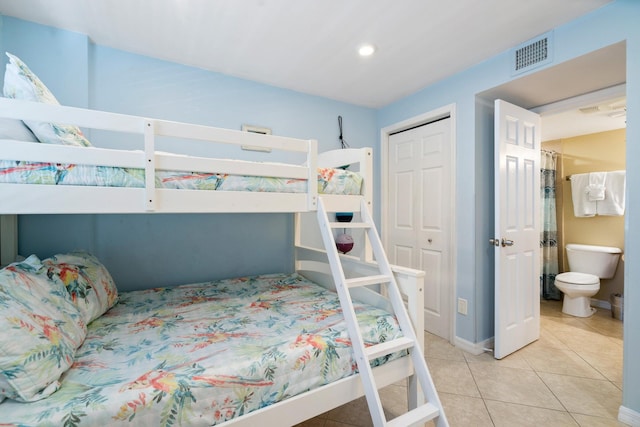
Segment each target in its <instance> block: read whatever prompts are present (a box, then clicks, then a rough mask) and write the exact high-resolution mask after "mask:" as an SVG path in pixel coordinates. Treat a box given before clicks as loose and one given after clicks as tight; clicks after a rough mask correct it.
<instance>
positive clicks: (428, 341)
mask: <svg viewBox="0 0 640 427" xmlns="http://www.w3.org/2000/svg"><path fill="white" fill-rule="evenodd" d="M424 355H425V357H427V358H437V359H447V360H459V361H461V362H464V351H462V350H460V349H459V348H456V347H455V346H453V345H451V344H450V343H449V341H447V340H445V339H443V338H440V337H439V336H436V335H433V334H430V333H428V332H425V333H424Z"/></svg>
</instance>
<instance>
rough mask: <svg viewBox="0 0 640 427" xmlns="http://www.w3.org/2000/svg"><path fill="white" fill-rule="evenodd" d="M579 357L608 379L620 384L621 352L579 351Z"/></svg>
mask: <svg viewBox="0 0 640 427" xmlns="http://www.w3.org/2000/svg"><path fill="white" fill-rule="evenodd" d="M580 357H581V358H582V359H584V360H585V361H586V362H587V363H589V364H590V365H591V366H593V367H594V368H595V369H597V370H598V372H600V373H601V374H602V375H604V376H605V378H607V379H608V380H609V381H613V382H614V383H618V384H622V366H623V362H622V353H619V354H606V353H592V352H588V351H583V352H580Z"/></svg>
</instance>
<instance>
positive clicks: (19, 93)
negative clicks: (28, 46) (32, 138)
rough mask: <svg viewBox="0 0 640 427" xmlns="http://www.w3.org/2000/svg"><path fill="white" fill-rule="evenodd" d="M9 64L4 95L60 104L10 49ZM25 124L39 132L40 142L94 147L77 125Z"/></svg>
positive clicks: (29, 122)
mask: <svg viewBox="0 0 640 427" xmlns="http://www.w3.org/2000/svg"><path fill="white" fill-rule="evenodd" d="M7 56H8V57H9V63H8V64H7V69H6V71H5V73H4V96H6V97H7V98H15V99H23V100H25V101H36V102H43V103H45V104H53V105H60V103H59V102H58V100H57V99H56V97H55V96H53V94H52V93H51V91H49V89H48V88H47V87H46V86H45V85H44V83H42V81H40V79H39V78H38V76H36V75H35V74H34V73H33V72H32V71H31V70H30V69H29V67H27V65H26V64H25V63H24V62H22V61H21V60H20V58H18V57H17V56H14V55H12V54H10V53H8V52H7ZM25 124H26V125H27V126H29V129H31V131H32V132H33V133H34V134H35V135H36V137H37V138H38V140H39V141H40V142H44V143H47V144H63V145H75V146H77V147H90V146H91V143H90V142H89V140H87V138H85V137H84V135H83V134H82V131H81V130H80V129H79V128H78V127H77V126H72V125H65V124H60V123H46V122H37V121H32V120H28V121H25Z"/></svg>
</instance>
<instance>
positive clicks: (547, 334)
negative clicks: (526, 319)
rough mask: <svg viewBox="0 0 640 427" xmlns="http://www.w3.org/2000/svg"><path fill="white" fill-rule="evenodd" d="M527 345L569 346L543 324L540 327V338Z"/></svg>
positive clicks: (565, 347)
mask: <svg viewBox="0 0 640 427" xmlns="http://www.w3.org/2000/svg"><path fill="white" fill-rule="evenodd" d="M529 347H551V348H564V349H567V348H569V347H567V345H566V344H565V343H563V342H562V341H560V340H559V339H558V337H557V336H555V334H554V333H553V330H552V329H549V328H547V327H543V326H541V327H540V338H538V340H537V341H534V342H532V343H531V344H529Z"/></svg>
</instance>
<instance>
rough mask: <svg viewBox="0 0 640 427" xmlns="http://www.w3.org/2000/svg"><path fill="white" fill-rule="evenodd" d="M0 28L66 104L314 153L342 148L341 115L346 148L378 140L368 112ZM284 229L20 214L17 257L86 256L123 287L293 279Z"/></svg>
mask: <svg viewBox="0 0 640 427" xmlns="http://www.w3.org/2000/svg"><path fill="white" fill-rule="evenodd" d="M1 19H2V38H1V39H0V47H1V48H2V51H9V52H11V53H13V54H15V55H17V56H18V57H20V58H21V59H23V60H24V61H25V62H26V63H27V64H28V65H29V67H30V68H31V69H32V70H33V71H34V72H35V73H36V74H37V75H38V76H39V77H40V79H41V80H43V82H44V83H45V84H46V85H47V86H48V87H49V88H50V90H51V91H52V92H53V93H54V94H55V95H56V96H57V98H58V100H59V101H60V102H61V103H62V104H66V105H72V106H80V107H90V108H93V109H98V110H105V111H114V112H120V113H127V114H136V115H141V116H147V117H154V118H161V119H168V120H176V121H187V122H191V123H199V124H206V125H213V126H218V127H224V128H231V129H240V128H241V126H242V124H251V125H257V126H264V127H269V128H271V129H272V131H273V133H274V134H276V135H284V136H290V137H298V138H315V139H317V140H318V145H319V148H320V150H321V151H326V150H329V149H337V148H339V142H338V122H337V117H338V115H341V116H342V117H343V121H344V133H345V135H344V136H345V139H346V140H347V141H348V142H349V144H350V145H351V147H354V148H356V147H366V146H371V145H373V144H375V140H376V138H377V136H376V135H377V134H376V122H375V119H376V117H375V111H374V110H372V109H368V108H362V107H357V106H353V105H349V104H345V103H341V102H336V101H332V100H329V99H325V98H320V97H315V96H309V95H305V94H301V93H298V92H294V91H290V90H284V89H280V88H276V87H272V86H267V85H263V84H259V83H255V82H251V81H247V80H242V79H237V78H233V77H229V76H225V75H222V74H218V73H212V72H208V71H204V70H201V69H197V68H193V67H187V66H183V65H179V64H175V63H170V62H166V61H160V60H156V59H152V58H148V57H143V56H139V55H134V54H130V53H127V52H123V51H118V50H114V49H110V48H106V47H103V46H97V45H94V44H92V43H91V42H90V41H89V40H88V38H87V37H86V36H84V35H82V34H77V33H72V32H68V31H62V30H58V29H54V28H51V27H46V26H42V25H38V24H34V23H30V22H26V21H22V20H18V19H14V18H10V17H1ZM6 62H7V60H6V57H5V58H4V62H3V63H6ZM88 136H89V138H90V139H91V141H92V142H93V143H94V145H97V146H102V147H125V146H126V143H127V142H130V140H131V138H130V137H129V136H127V135H117V134H113V133H105V132H99V131H90V132H88ZM187 145H188V144H187ZM138 148H141V147H138ZM159 148H160V149H165V148H168V147H163V146H162V145H161V144H160V147H159ZM187 148H188V149H187V152H191V153H193V154H199V153H202V154H206V153H207V152H208V151H209V150H207V149H206V148H202V145H198V146H195V144H194V146H192V147H187ZM198 150H200V151H198ZM194 151H197V152H194ZM238 151H239V150H238ZM242 154H244V155H245V157H246V156H252V155H253V157H258V158H257V159H258V160H268V159H270V157H268V155H266V154H254V153H242ZM234 156H235V157H237V156H238V154H237V153H235V154H234ZM260 156H262V157H260ZM301 161H302V159H301ZM292 224H293V216H292V215H291V214H270V215H253V214H234V215H133V216H121V215H61V216H43V215H23V216H21V217H20V220H19V227H20V239H19V250H20V253H22V254H24V255H28V254H31V253H35V254H37V255H39V256H41V257H44V256H49V255H52V254H53V253H55V252H59V251H65V250H72V249H85V250H88V251H91V252H92V253H94V254H96V255H97V256H98V257H99V258H100V259H101V260H103V262H104V263H105V265H106V266H107V267H108V268H109V270H110V271H111V272H112V274H113V276H114V279H115V280H116V282H117V284H118V287H119V288H120V289H123V290H124V289H133V288H146V287H150V286H159V285H172V284H178V283H185V282H192V281H200V280H206V279H216V278H224V277H233V276H238V275H244V274H257V273H267V272H278V271H291V270H292V269H293V262H292V259H293V258H292V255H293V253H292V242H293V235H292V229H293V227H292Z"/></svg>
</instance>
